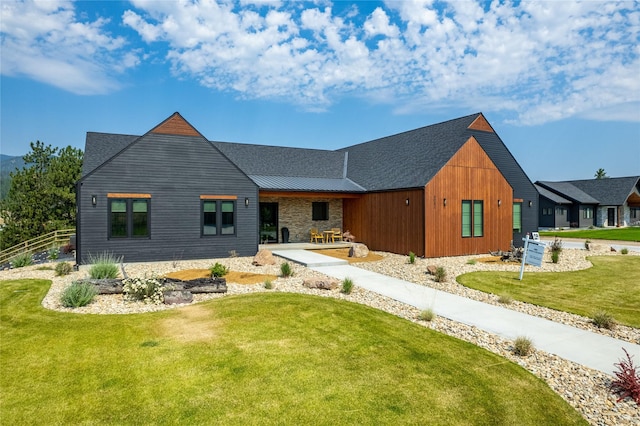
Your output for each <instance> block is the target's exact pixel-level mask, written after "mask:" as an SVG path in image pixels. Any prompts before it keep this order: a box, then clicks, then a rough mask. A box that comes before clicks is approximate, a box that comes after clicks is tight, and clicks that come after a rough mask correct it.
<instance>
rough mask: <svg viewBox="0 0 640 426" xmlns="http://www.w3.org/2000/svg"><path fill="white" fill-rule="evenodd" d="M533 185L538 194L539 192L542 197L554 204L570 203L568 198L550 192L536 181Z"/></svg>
mask: <svg viewBox="0 0 640 426" xmlns="http://www.w3.org/2000/svg"><path fill="white" fill-rule="evenodd" d="M533 186H535V187H536V189H537V190H538V194H540V195H541V196H542V197H545V198H547V199H549V200H551V201H553V202H554V203H556V204H571V201H570V200H567V199H566V198H564V197H561V196H560V195H558V194H556V193H555V192H551V191H549V190H548V189H546V188H544V187H542V186H540V185H538V184H537V183H535V184H533Z"/></svg>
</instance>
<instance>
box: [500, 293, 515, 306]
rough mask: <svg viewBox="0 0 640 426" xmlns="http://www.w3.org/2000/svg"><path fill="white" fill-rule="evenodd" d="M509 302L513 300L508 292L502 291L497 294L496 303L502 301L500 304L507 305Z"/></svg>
mask: <svg viewBox="0 0 640 426" xmlns="http://www.w3.org/2000/svg"><path fill="white" fill-rule="evenodd" d="M511 302H513V297H511V295H510V294H507V293H503V294H501V295H500V296H498V303H502V304H505V305H508V304H510V303H511Z"/></svg>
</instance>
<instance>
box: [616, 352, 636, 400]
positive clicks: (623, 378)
mask: <svg viewBox="0 0 640 426" xmlns="http://www.w3.org/2000/svg"><path fill="white" fill-rule="evenodd" d="M622 350H623V351H624V354H625V355H626V356H627V359H621V360H620V362H617V363H615V364H613V365H614V366H615V367H617V368H618V371H614V372H613V374H614V376H615V379H614V380H613V381H612V382H611V385H610V388H611V390H612V391H613V392H614V393H616V394H618V395H619V396H620V398H619V399H618V402H620V401H622V400H623V399H625V398H626V397H630V398H631V399H633V400H634V401H635V402H636V404H638V405H640V373H638V367H636V366H635V365H633V357H631V355H629V352H627V350H626V349H625V348H622Z"/></svg>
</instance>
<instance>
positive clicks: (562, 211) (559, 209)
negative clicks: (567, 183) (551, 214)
mask: <svg viewBox="0 0 640 426" xmlns="http://www.w3.org/2000/svg"><path fill="white" fill-rule="evenodd" d="M566 212H567V209H565V208H564V207H556V213H557V214H558V216H564V215H565V213H566Z"/></svg>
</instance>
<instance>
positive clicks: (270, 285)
mask: <svg viewBox="0 0 640 426" xmlns="http://www.w3.org/2000/svg"><path fill="white" fill-rule="evenodd" d="M264 288H266V289H267V290H271V289H272V288H273V283H272V282H271V280H270V279H268V278H267V279H266V280H264Z"/></svg>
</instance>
